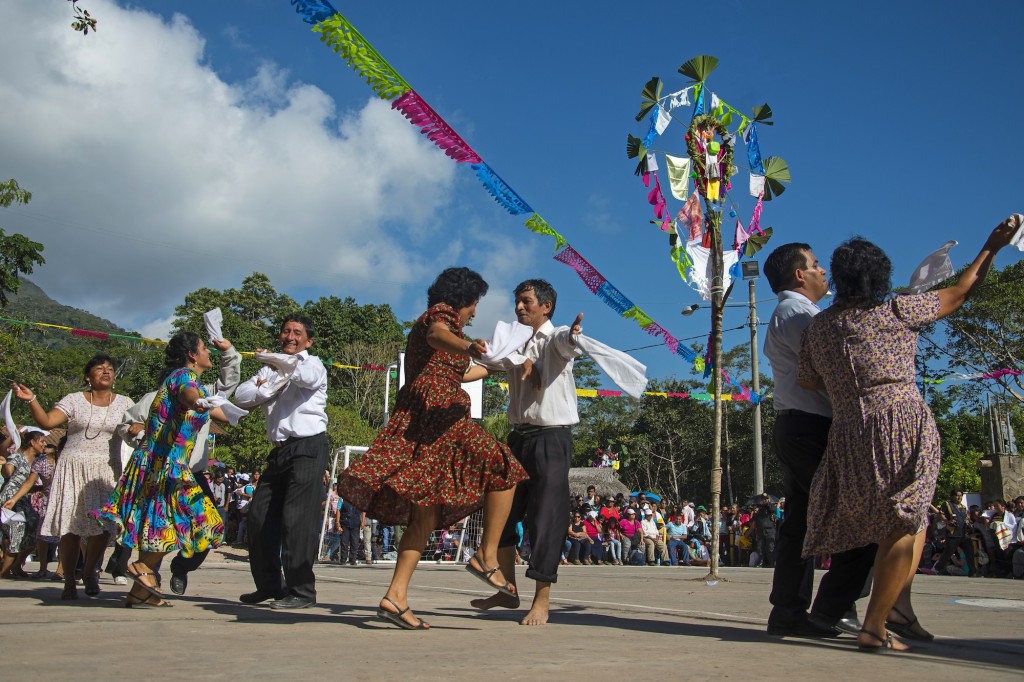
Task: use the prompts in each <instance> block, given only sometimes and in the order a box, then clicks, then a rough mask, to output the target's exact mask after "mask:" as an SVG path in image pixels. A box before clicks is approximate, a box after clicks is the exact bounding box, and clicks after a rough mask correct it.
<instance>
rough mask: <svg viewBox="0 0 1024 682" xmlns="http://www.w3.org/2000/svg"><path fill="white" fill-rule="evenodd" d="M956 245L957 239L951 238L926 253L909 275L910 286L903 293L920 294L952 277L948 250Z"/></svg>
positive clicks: (951, 265)
mask: <svg viewBox="0 0 1024 682" xmlns="http://www.w3.org/2000/svg"><path fill="white" fill-rule="evenodd" d="M956 245H957V241H956V240H955V239H951V240H949V241H948V242H946V243H945V244H943V245H942V246H940V247H939V248H938V249H936V250H935V251H933V252H932V253H930V254H928V257H927V258H925V259H924V260H923V261H921V264H920V265H918V266H917V269H916V270H914V274H912V275H911V276H910V287H908V288H907V290H906V292H904V293H908V294H922V293H924V292H926V291H928V290H929V289H931V288H932V287H933V286H935V285H936V284H938V283H939V282H941V281H942V280H944V279H948V278H950V277H952V276H953V272H954V270H953V263H952V262H950V260H949V250H950V249H952V248H953V247H954V246H956Z"/></svg>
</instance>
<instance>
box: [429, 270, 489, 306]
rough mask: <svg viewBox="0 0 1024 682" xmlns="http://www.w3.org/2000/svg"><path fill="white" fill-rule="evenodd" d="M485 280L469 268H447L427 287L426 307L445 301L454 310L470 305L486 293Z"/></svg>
mask: <svg viewBox="0 0 1024 682" xmlns="http://www.w3.org/2000/svg"><path fill="white" fill-rule="evenodd" d="M487 288H488V287H487V282H485V281H484V278H483V277H481V276H480V274H479V273H477V272H474V271H472V270H470V269H469V268H448V269H447V270H445V271H444V272H442V273H441V274H440V275H438V276H437V279H435V280H434V283H433V284H431V285H430V288H429V289H427V307H428V308H429V307H431V306H434V305H437V304H438V303H447V304H448V305H450V306H451V307H452V308H454V309H455V310H458V309H459V308H465V307H467V306H471V305H473V304H474V303H476V302H477V301H479V300H480V299H481V298H483V297H484V295H486V294H487Z"/></svg>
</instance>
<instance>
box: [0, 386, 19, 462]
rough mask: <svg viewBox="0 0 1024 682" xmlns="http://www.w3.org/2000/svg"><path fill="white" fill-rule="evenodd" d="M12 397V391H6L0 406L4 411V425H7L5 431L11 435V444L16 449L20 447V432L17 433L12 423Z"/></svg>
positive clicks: (16, 428)
mask: <svg viewBox="0 0 1024 682" xmlns="http://www.w3.org/2000/svg"><path fill="white" fill-rule="evenodd" d="M13 398H14V391H7V395H5V396H4V399H3V402H0V407H2V408H3V411H4V425H5V426H7V433H9V434H10V435H11V445H13V446H14V449H15V450H16V451H17V450H19V449H21V434H20V433H18V427H17V426H16V425H15V423H14V417H12V416H11V400H13Z"/></svg>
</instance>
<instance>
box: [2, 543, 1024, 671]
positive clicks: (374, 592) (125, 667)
mask: <svg viewBox="0 0 1024 682" xmlns="http://www.w3.org/2000/svg"><path fill="white" fill-rule="evenodd" d="M51 567H52V565H51ZM29 568H30V569H31V568H34V566H33V565H31V564H30V565H29ZM705 574H706V571H705V570H704V569H698V568H670V567H635V568H634V567H615V566H601V567H596V566H564V567H563V568H562V570H561V572H560V581H559V583H558V584H557V585H556V586H555V591H554V595H555V597H556V599H555V605H554V606H555V610H554V611H553V614H552V622H551V623H549V624H548V625H546V626H542V627H524V626H520V625H519V624H518V619H519V618H520V617H521V616H522V614H523V612H524V611H525V609H524V611H498V612H489V613H480V612H477V611H475V610H474V609H472V608H471V607H470V606H469V605H468V601H469V600H470V599H472V598H474V597H478V596H483V595H485V594H486V591H485V590H484V585H483V584H482V583H480V582H479V581H477V580H476V579H474V578H473V577H472V576H470V575H469V574H468V573H466V571H465V570H464V569H463V567H462V566H451V565H436V564H422V565H421V570H419V571H417V573H416V575H415V577H414V578H413V588H412V591H411V593H410V602H411V604H412V606H413V608H414V609H415V610H416V611H417V613H418V614H419V615H420V616H422V617H423V618H424V619H426V620H427V621H429V622H430V623H431V625H432V626H433V628H432V629H431V630H430V631H429V632H410V631H402V630H398V629H397V628H394V627H392V626H389V625H387V624H386V623H383V622H381V621H378V620H377V619H376V617H375V615H374V612H375V610H376V606H377V602H378V601H379V599H380V596H381V595H382V594H383V592H384V589H385V587H386V585H387V583H388V581H389V579H390V576H391V566H390V565H386V564H380V565H375V566H353V567H348V566H335V565H320V566H318V567H317V588H318V592H319V597H318V599H319V603H318V604H317V605H316V606H315V607H313V608H311V609H307V610H305V611H295V612H282V611H272V610H271V609H270V608H268V607H266V606H255V607H251V606H243V605H242V604H239V603H238V601H237V598H238V595H239V594H241V593H243V592H247V591H250V590H251V589H252V582H251V579H250V576H249V570H248V564H247V563H246V556H245V553H244V552H243V551H241V550H235V549H230V548H228V549H224V550H218V551H216V552H214V553H213V554H211V556H210V557H209V559H208V560H207V562H206V564H205V565H204V566H203V568H202V569H201V570H200V571H199V572H197V573H195V574H193V575H192V577H191V579H190V582H189V589H188V594H187V595H185V596H184V597H178V598H174V600H173V601H174V608H168V609H126V608H124V607H123V606H122V597H123V595H124V594H125V593H126V592H127V590H128V588H127V587H121V586H117V585H114V584H113V583H112V581H110V579H109V578H108V576H106V574H104V578H103V580H102V588H103V592H102V593H101V594H100V596H99V597H98V598H97V599H87V598H86V597H85V595H84V591H83V590H82V588H81V587H80V588H79V595H80V600H79V601H78V602H62V601H60V600H59V596H60V589H61V586H60V585H59V584H57V583H52V582H43V583H37V582H31V581H9V580H4V581H0V636H2V642H3V651H4V676H3V677H4V679H9V680H15V679H49V678H51V677H53V676H56V675H60V676H63V678H64V679H71V680H76V681H77V680H110V679H114V678H123V677H138V676H142V677H144V678H146V679H157V680H160V679H192V680H195V679H201V680H221V679H225V680H232V681H234V682H237V681H238V680H245V679H253V680H263V679H277V680H314V679H327V678H330V679H346V680H348V679H356V680H390V679H403V680H404V679H458V680H470V679H472V680H477V681H478V682H490V681H491V680H495V679H502V680H505V679H512V680H516V679H531V680H544V679H567V680H568V679H580V678H592V679H614V680H623V679H630V680H633V679H645V678H651V677H652V676H654V675H659V676H660V675H672V676H673V678H679V679H692V678H705V679H707V678H710V679H725V678H742V679H748V680H749V679H762V680H763V679H768V680H772V679H783V678H789V679H792V677H793V674H794V673H797V674H799V675H806V676H808V677H812V676H813V677H814V678H816V679H822V678H834V679H837V680H840V679H841V680H845V679H866V678H869V676H872V675H878V674H883V675H887V676H888V675H902V676H904V679H911V680H913V679H928V680H960V681H967V680H986V681H988V680H1001V679H1015V680H1019V679H1021V677H1022V675H1021V672H1020V671H1021V668H1022V667H1024V635H1022V634H1021V633H1024V581H1011V580H989V579H968V578H949V577H937V576H918V580H917V582H916V590H915V604H916V608H917V611H918V614H919V615H920V617H921V621H922V623H923V624H924V625H925V626H926V627H928V628H929V629H931V630H932V631H933V632H934V633H935V634H936V635H937V638H936V640H935V642H933V643H930V644H919V645H917V647H916V649H915V651H914V652H913V653H910V654H889V655H882V656H877V655H876V656H872V655H867V654H864V653H862V652H859V651H858V650H857V647H856V643H855V640H854V639H853V638H852V637H848V636H844V637H841V638H839V639H836V640H832V641H820V640H817V641H816V640H800V639H782V640H780V639H773V638H770V637H768V636H767V635H766V634H765V623H766V619H767V616H768V610H769V605H768V591H769V587H770V582H771V571H768V570H764V569H742V568H725V569H722V571H721V574H722V577H723V580H722V581H721V582H719V583H718V584H717V585H714V586H709V585H706V584H705V583H704V582H703V580H702V579H701V578H702V577H703V576H704V575H705ZM523 587H524V590H523V592H524V596H525V597H531V596H532V583H531V582H530V581H526V583H525V584H524V586H523ZM865 604H866V602H865V601H862V602H860V604H859V605H860V607H861V609H863V608H864V605H865Z"/></svg>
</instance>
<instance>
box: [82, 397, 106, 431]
mask: <svg viewBox="0 0 1024 682" xmlns="http://www.w3.org/2000/svg"><path fill="white" fill-rule="evenodd" d="M89 393H91V394H92V400H90V401H89V421H88V422H87V423H86V425H85V433H84V434H82V435H83V436H84V437H85V439H86V440H96V439H97V438H99V437H100V434H101V433H103V428H104V427H105V426H106V425H107V417H109V416H110V406H111V405H113V404H114V394H113V393H111V394H110V399H109V400H108V401H107V406H106V407H105V408H103V409H104V410H106V411H105V412H104V413H103V422H102V423H101V424H100V428H99V430H98V431H97V432H96V435H93V436H90V435H89V427H90V426H92V408H93V407H94V404H93V400H96V393H95V392H93V391H91V390H90V391H89Z"/></svg>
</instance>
